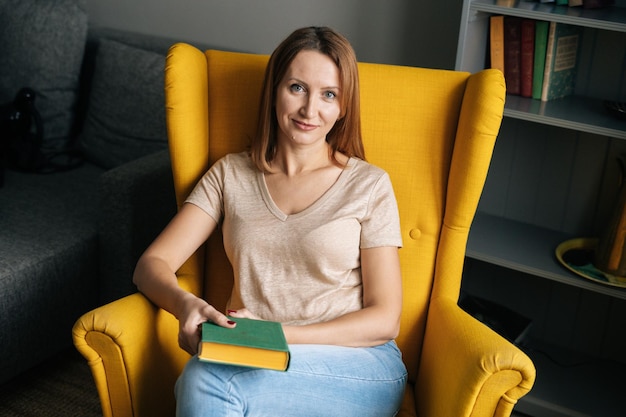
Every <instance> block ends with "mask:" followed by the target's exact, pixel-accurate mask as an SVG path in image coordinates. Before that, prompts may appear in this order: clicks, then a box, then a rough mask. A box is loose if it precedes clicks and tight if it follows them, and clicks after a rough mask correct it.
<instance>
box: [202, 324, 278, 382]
mask: <svg viewBox="0 0 626 417" xmlns="http://www.w3.org/2000/svg"><path fill="white" fill-rule="evenodd" d="M230 320H232V321H234V322H236V323H237V325H236V326H235V327H234V328H226V327H221V326H218V325H216V324H213V323H203V324H202V340H201V341H200V348H199V350H198V358H199V359H200V360H202V361H207V362H215V363H225V364H230V365H238V366H247V367H252V368H265V369H274V370H277V371H285V370H286V369H287V366H288V365H289V346H288V345H287V341H286V340H285V335H284V333H283V327H282V325H281V324H280V323H278V322H274V321H264V320H252V319H243V318H232V317H230Z"/></svg>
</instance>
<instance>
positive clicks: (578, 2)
mask: <svg viewBox="0 0 626 417" xmlns="http://www.w3.org/2000/svg"><path fill="white" fill-rule="evenodd" d="M567 5H568V6H569V7H577V6H582V5H583V0H569V2H568V4H567Z"/></svg>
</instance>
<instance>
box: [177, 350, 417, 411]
mask: <svg viewBox="0 0 626 417" xmlns="http://www.w3.org/2000/svg"><path fill="white" fill-rule="evenodd" d="M289 349H290V351H291V360H290V362H289V369H288V370H287V372H280V371H271V370H263V369H251V368H243V367H238V366H230V365H219V364H213V363H207V362H201V361H199V360H198V359H197V357H195V356H194V357H193V358H191V360H190V361H189V362H188V363H187V365H186V366H185V369H184V371H183V373H182V375H181V376H180V377H179V379H178V381H177V383H176V415H177V416H178V417H193V416H202V417H235V416H237V417H239V416H249V417H265V416H268V417H269V416H271V417H292V416H298V417H314V416H320V417H332V416H341V417H350V416H355V417H368V416H372V417H374V416H375V417H383V416H390V417H391V416H394V415H395V414H396V413H397V411H398V409H399V408H400V404H401V402H402V398H403V395H404V388H405V385H406V378H407V372H406V368H405V367H404V364H403V362H402V356H401V353H400V351H399V350H398V347H397V346H396V344H395V342H389V343H386V344H384V345H381V346H376V347H371V348H349V347H341V346H327V345H291V346H289Z"/></svg>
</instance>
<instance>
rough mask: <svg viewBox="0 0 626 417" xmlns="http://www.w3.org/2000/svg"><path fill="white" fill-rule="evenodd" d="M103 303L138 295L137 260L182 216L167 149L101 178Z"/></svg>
mask: <svg viewBox="0 0 626 417" xmlns="http://www.w3.org/2000/svg"><path fill="white" fill-rule="evenodd" d="M100 196H101V207H102V208H101V217H100V221H99V223H100V224H99V239H100V242H99V243H100V302H101V303H107V302H109V301H112V300H116V299H118V298H120V297H123V296H125V295H128V294H132V293H134V292H136V291H137V289H136V287H135V286H134V285H133V283H132V274H133V271H134V268H135V264H136V263H137V259H139V256H141V254H142V253H143V251H144V250H145V249H146V247H148V245H149V244H150V243H151V242H152V241H153V240H154V239H155V238H156V236H157V235H158V234H159V232H160V231H161V230H163V228H164V227H165V226H166V225H167V223H168V222H169V221H170V220H171V218H172V217H173V216H174V214H175V213H176V199H175V196H174V183H173V180H172V171H171V165H170V159H169V153H168V152H167V151H166V150H164V151H161V152H157V153H154V154H151V155H148V156H145V157H143V158H139V159H136V160H134V161H131V162H128V163H126V164H124V165H121V166H119V167H116V168H113V169H111V170H109V171H107V172H105V173H104V174H102V176H101V182H100Z"/></svg>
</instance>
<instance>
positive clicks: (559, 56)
mask: <svg viewBox="0 0 626 417" xmlns="http://www.w3.org/2000/svg"><path fill="white" fill-rule="evenodd" d="M581 37H582V28H581V27H580V26H575V25H568V24H565V23H557V22H550V26H549V29H548V43H547V47H546V64H545V69H544V72H543V87H542V89H541V100H542V101H549V100H554V99H557V98H561V97H565V96H569V95H571V94H572V93H573V92H574V84H575V81H576V71H577V67H578V50H579V48H580V44H581Z"/></svg>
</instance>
